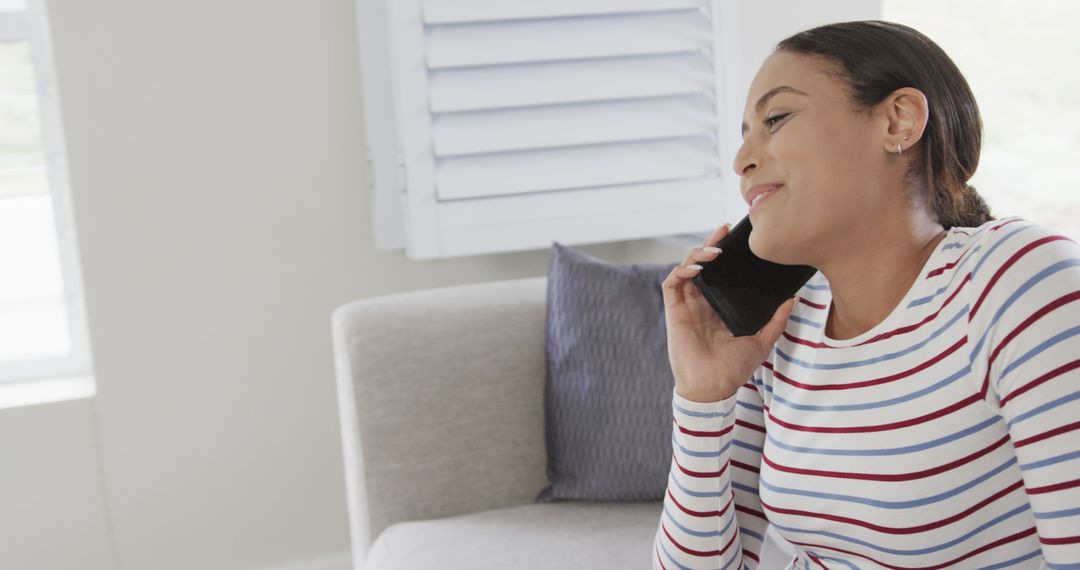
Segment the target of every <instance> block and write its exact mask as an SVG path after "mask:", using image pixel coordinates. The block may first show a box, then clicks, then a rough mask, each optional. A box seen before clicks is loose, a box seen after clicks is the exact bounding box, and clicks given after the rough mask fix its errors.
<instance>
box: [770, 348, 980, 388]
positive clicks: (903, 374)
mask: <svg viewBox="0 0 1080 570" xmlns="http://www.w3.org/2000/svg"><path fill="white" fill-rule="evenodd" d="M967 340H968V339H967V335H964V336H963V337H961V338H960V340H958V341H956V342H955V343H953V345H952V346H950V347H949V348H946V349H945V351H944V352H942V353H941V354H938V355H937V356H934V357H933V358H931V359H930V360H927V361H926V362H923V363H922V364H919V365H918V366H915V367H914V368H909V369H908V370H904V371H902V372H897V373H896V374H890V375H888V376H882V377H881V378H873V379H871V380H863V381H861V382H848V383H844V384H806V383H804V382H799V381H797V380H793V379H792V378H790V377H788V376H786V375H785V374H783V373H780V372H777V371H776V368H775V367H774V366H773V365H772V363H771V362H763V363H762V364H763V365H764V366H765V367H766V368H768V369H769V370H771V371H772V373H773V376H774V377H775V378H777V379H778V380H780V381H781V382H784V383H785V384H790V385H791V386H794V387H796V388H801V389H803V390H851V389H854V388H866V387H868V386H878V385H880V384H887V383H889V382H895V381H897V380H902V379H904V378H907V377H908V376H912V375H914V374H916V373H918V372H922V371H923V370H926V369H927V368H930V367H931V366H933V365H935V364H937V363H938V362H941V361H942V360H944V359H945V358H946V357H948V356H949V355H950V354H952V353H954V352H956V351H957V350H959V349H960V347H962V346H964V345H965V344H967Z"/></svg>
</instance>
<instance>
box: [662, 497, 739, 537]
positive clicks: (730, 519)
mask: <svg viewBox="0 0 1080 570" xmlns="http://www.w3.org/2000/svg"><path fill="white" fill-rule="evenodd" d="M732 512H734V511H732ZM664 514H665V515H667V518H668V520H669V521H671V522H673V523H675V526H677V527H679V530H681V531H683V533H685V534H689V535H690V536H697V537H701V538H711V537H714V536H716V537H719V536H722V535H723V534H724V533H726V532H727V531H728V529H729V528H731V523H733V522H735V516H733V515H731V514H730V513H729V516H727V517H726V518H727V520H728V521H727V524H725V525H724V528H722V529H720V530H712V531H709V532H702V531H699V530H691V529H689V528H687V527H685V526H683V525H681V524H679V521H678V520H676V519H675V517H674V516H673V515H672V514H671V511H670V510H668V508H667V505H666V504H665V505H664Z"/></svg>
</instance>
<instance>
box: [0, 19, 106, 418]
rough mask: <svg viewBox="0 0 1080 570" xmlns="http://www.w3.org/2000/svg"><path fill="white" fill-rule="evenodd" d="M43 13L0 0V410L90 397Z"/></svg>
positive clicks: (86, 349) (71, 225) (84, 333)
mask: <svg viewBox="0 0 1080 570" xmlns="http://www.w3.org/2000/svg"><path fill="white" fill-rule="evenodd" d="M44 9H45V6H44V4H43V3H41V1H40V0H0V407H7V406H11V405H17V404H23V403H28V402H29V401H31V400H32V401H38V402H40V401H47V400H55V399H67V398H70V397H80V396H86V395H89V394H92V393H93V380H92V377H91V369H92V366H91V359H90V350H89V341H88V334H87V329H86V318H85V311H84V308H83V296H82V285H81V274H80V270H79V261H78V255H77V248H76V241H75V227H74V217H73V215H72V209H71V200H70V193H69V189H68V182H67V167H66V160H65V158H66V157H65V152H64V144H63V135H62V130H61V123H60V105H59V100H58V97H57V90H56V81H55V78H54V76H53V69H52V55H51V53H50V49H49V41H48V33H47V32H48V29H47V26H46V25H45V23H46V21H47V20H46V17H45V12H44Z"/></svg>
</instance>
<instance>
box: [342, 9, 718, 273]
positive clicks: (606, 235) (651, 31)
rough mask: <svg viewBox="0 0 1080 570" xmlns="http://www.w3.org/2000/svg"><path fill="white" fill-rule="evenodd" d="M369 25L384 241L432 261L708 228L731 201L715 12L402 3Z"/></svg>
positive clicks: (367, 70) (372, 125)
mask: <svg viewBox="0 0 1080 570" xmlns="http://www.w3.org/2000/svg"><path fill="white" fill-rule="evenodd" d="M373 4H378V5H377V6H373ZM382 11H385V12H384V15H385V19H384V20H382V21H383V22H385V24H386V25H385V29H384V31H383V32H382V33H384V34H385V38H384V40H385V42H386V43H385V45H386V46H387V49H385V50H380V49H379V47H378V43H377V42H378V40H379V38H378V37H376V36H378V34H379V32H378V31H376V30H372V28H373V27H374V26H373V24H374V23H375V22H378V21H379V20H380V12H382ZM371 18H374V22H373V21H372V20H371ZM360 22H361V38H362V39H365V40H366V41H365V42H364V50H365V51H366V52H367V53H363V52H362V53H363V55H364V76H365V77H364V81H365V95H366V97H367V98H368V99H369V101H368V104H367V115H368V121H369V123H368V140H369V145H370V146H371V149H369V151H370V152H371V156H372V160H373V162H374V169H375V177H374V183H375V189H376V193H377V206H376V210H375V212H376V216H377V217H379V216H382V217H383V219H382V220H378V221H377V225H376V229H377V231H379V229H380V228H382V231H381V232H380V233H381V234H382V236H381V239H380V240H379V244H380V246H381V247H393V246H401V245H404V246H406V249H407V250H408V254H409V255H410V256H411V257H413V258H416V259H427V258H438V257H450V256H459V255H472V254H481V253H492V252H501V251H512V250H522V249H534V248H546V247H549V246H550V244H551V242H552V241H559V242H561V243H564V244H580V243H590V242H600V241H613V240H621V239H632V238H642V237H652V236H661V235H670V234H677V233H685V232H693V231H704V230H707V229H709V228H711V227H714V226H715V225H717V223H718V222H717V220H719V219H720V212H721V211H723V210H725V209H727V208H728V206H729V204H730V202H731V196H730V193H725V192H724V191H723V189H722V187H721V184H720V180H721V178H723V177H727V176H728V174H727V173H725V172H724V170H725V169H729V168H730V166H729V165H726V164H724V163H723V161H722V160H721V156H722V148H723V144H724V143H723V141H722V137H720V136H719V129H720V124H721V121H720V119H719V109H720V107H721V100H722V99H721V96H720V93H718V85H719V83H720V82H719V80H718V67H720V63H719V62H720V59H718V53H719V50H720V48H719V42H718V38H719V34H718V33H717V27H718V18H717V14H715V13H713V6H712V4H711V2H707V1H700V0H575V1H573V2H567V1H555V2H543V3H523V2H507V1H506V0H429V1H427V2H424V1H423V0H393V1H389V2H386V3H382V2H363V3H361V10H360ZM365 22H366V25H365ZM365 34H368V36H369V37H367V38H365ZM377 53H381V54H382V57H383V58H385V61H384V62H380V61H375V60H376V59H377V58H376V57H373V56H375V55H376V54H377ZM380 65H385V69H382V71H381V79H382V81H379V80H378V76H379V71H377V70H378V68H379V66H380ZM376 84H378V85H376ZM374 91H381V92H380V93H375V92H374ZM387 91H389V95H387V93H386V92H387ZM380 101H381V103H382V105H383V107H382V108H377V106H378V103H379V102H380ZM388 103H389V104H388ZM387 113H390V114H392V117H390V118H389V120H387V119H388V118H387V117H386V116H385V115H386V114H387ZM375 117H380V118H381V120H376V121H374V122H373V121H372V119H373V118H375ZM387 129H392V130H393V133H388V132H387ZM391 143H392V144H394V147H395V148H394V150H393V152H388V151H387V150H386V149H385V148H376V147H385V146H386V145H387V144H391ZM380 157H381V158H382V160H381V161H380ZM390 160H393V162H390ZM380 170H382V171H383V173H382V174H383V175H382V176H381V177H380ZM387 170H392V171H396V172H395V174H397V176H389V175H386V174H385V172H386V171H387ZM394 200H400V204H399V205H394V204H391V202H392V201H394ZM395 206H399V207H398V208H396V211H395ZM386 216H400V217H401V219H402V221H403V227H404V229H405V231H404V232H401V233H399V234H398V237H397V240H395V238H394V236H393V235H392V234H393V233H394V231H393V226H392V224H389V223H388V220H387V219H386ZM395 241H397V242H398V243H395ZM401 242H403V243H401Z"/></svg>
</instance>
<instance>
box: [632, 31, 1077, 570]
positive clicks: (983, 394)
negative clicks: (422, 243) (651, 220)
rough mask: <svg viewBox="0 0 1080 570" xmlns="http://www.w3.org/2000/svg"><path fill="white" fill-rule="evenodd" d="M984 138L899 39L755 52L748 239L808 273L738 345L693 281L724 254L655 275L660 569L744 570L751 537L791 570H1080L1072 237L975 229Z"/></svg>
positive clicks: (907, 38)
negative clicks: (659, 323) (661, 459)
mask: <svg viewBox="0 0 1080 570" xmlns="http://www.w3.org/2000/svg"><path fill="white" fill-rule="evenodd" d="M981 139H982V122H981V118H980V116H979V110H978V106H977V105H976V103H975V99H974V96H973V95H972V92H971V90H970V89H969V88H968V84H967V82H966V80H965V79H964V77H963V76H962V75H961V73H960V71H959V70H958V69H957V67H956V65H955V64H953V62H952V61H951V60H950V59H949V57H948V56H947V55H946V54H945V53H944V52H943V51H942V50H941V48H940V47H938V46H937V45H936V44H935V43H934V42H932V41H931V40H930V39H929V38H927V37H926V36H924V35H923V34H921V33H919V32H918V31H916V30H914V29H912V28H909V27H907V26H903V25H899V24H895V23H890V22H882V21H863V22H845V23H840V24H832V25H827V26H822V27H819V28H814V29H812V30H807V31H804V32H801V33H799V34H796V35H795V36H792V37H790V38H788V39H785V40H784V41H782V42H780V43H779V44H778V46H777V49H776V51H775V52H774V53H773V54H772V55H770V56H769V57H768V58H767V59H766V60H765V62H764V63H763V64H762V66H761V68H760V69H759V71H758V73H757V75H756V76H755V78H754V81H753V82H752V84H751V86H750V91H749V93H748V97H747V105H746V109H745V111H744V124H743V144H742V146H741V147H740V149H739V151H738V153H737V154H736V157H735V161H734V168H735V171H736V172H737V173H738V175H739V176H740V177H741V182H742V192H743V198H744V199H745V200H747V202H748V203H750V204H751V213H750V216H751V218H752V221H753V226H754V229H753V232H752V234H751V236H750V247H751V248H752V249H753V251H754V253H756V254H757V255H758V256H760V257H762V258H765V259H768V260H770V261H774V262H778V263H785V264H802V265H811V266H813V267H815V268H817V269H818V273H817V274H816V275H815V276H814V277H812V278H811V279H810V281H809V282H808V283H807V284H806V285H805V286H804V287H803V288H802V289H801V290H800V291H799V293H798V296H797V297H796V298H797V302H794V303H785V304H784V305H782V306H781V307H780V308H779V309H777V312H776V314H775V316H774V318H773V320H772V321H771V322H770V323H769V324H768V325H766V326H765V327H764V328H763V329H762V330H761V332H759V333H758V334H757V335H754V336H751V337H733V336H732V335H731V333H730V332H729V331H727V329H726V327H724V324H723V322H722V321H720V319H719V318H717V317H716V315H715V314H714V313H713V312H712V310H711V308H710V307H709V305H708V303H707V302H706V301H705V300H704V299H703V298H702V296H701V293H700V292H699V291H698V290H697V289H696V287H695V286H694V285H693V284H692V282H691V279H692V278H693V276H694V275H695V274H696V273H697V271H699V270H700V266H699V265H697V264H696V262H705V261H711V260H713V259H716V257H717V256H718V255H723V252H717V251H713V250H706V249H704V248H695V249H694V250H693V251H691V252H690V254H689V255H688V256H687V258H686V260H685V261H684V263H683V264H681V265H680V266H678V267H676V268H675V269H673V270H672V272H671V274H670V275H669V276H668V278H667V279H666V280H665V281H664V284H663V290H664V301H665V310H666V312H665V318H666V323H667V331H668V350H669V356H670V359H671V365H672V371H673V374H674V377H675V389H674V392H673V409H672V412H673V419H674V428H673V438H672V439H673V443H674V445H673V460H672V466H671V472H670V476H669V479H668V493H667V496H666V498H665V504H664V506H665V509H664V514H663V516H662V518H661V521H660V524H659V526H658V528H657V533H656V539H655V544H654V546H655V548H654V551H655V552H654V558H653V567H654V568H676V567H677V568H743V567H748V568H755V567H757V565H758V563H759V557H760V553H761V548H762V543H763V541H764V534H765V531H766V529H767V527H768V526H769V524H770V523H771V524H772V526H773V527H774V528H775V529H776V530H778V531H779V533H780V534H781V535H782V536H783V537H784V538H785V539H787V540H788V541H789V542H790V543H791V544H792V545H794V547H795V550H796V555H795V557H794V559H793V560H792V561H791V562H790V564H789V566H788V567H789V568H809V567H810V565H811V564H816V565H817V567H822V568H833V567H835V568H892V569H907V568H955V567H963V568H1040V567H1049V568H1080V533H1078V531H1077V529H1078V528H1080V479H1077V478H1076V473H1077V472H1078V470H1080V442H1078V441H1077V439H1076V438H1075V437H1070V435H1075V434H1076V432H1077V431H1080V422H1077V421H1076V418H1077V417H1080V360H1078V359H1077V355H1078V354H1080V319H1078V318H1077V317H1076V316H1075V315H1076V306H1077V305H1076V304H1075V302H1077V301H1080V245H1077V244H1076V243H1075V242H1074V241H1072V240H1071V239H1069V238H1067V237H1065V236H1063V235H1060V234H1059V233H1058V232H1057V231H1056V230H1054V229H1052V228H1049V227H1046V226H1042V225H1039V224H1037V223H1033V222H1031V221H1028V220H1025V219H1023V218H1020V217H1016V216H1012V217H1006V218H1002V219H994V218H993V217H992V216H991V215H990V212H989V208H988V207H987V205H986V203H985V201H983V199H982V198H981V197H980V196H979V195H978V193H977V192H976V191H975V189H974V188H972V187H971V186H970V185H969V184H968V181H969V179H970V178H971V176H972V175H973V173H974V172H975V169H976V167H977V165H978V163H979V153H980V146H981ZM722 234H724V230H719V231H718V232H717V234H714V235H713V236H712V237H711V238H710V239H709V240H708V241H707V242H706V244H705V245H709V244H710V243H712V241H714V240H715V239H716V238H718V237H721V235H722ZM748 379H749V381H748Z"/></svg>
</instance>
